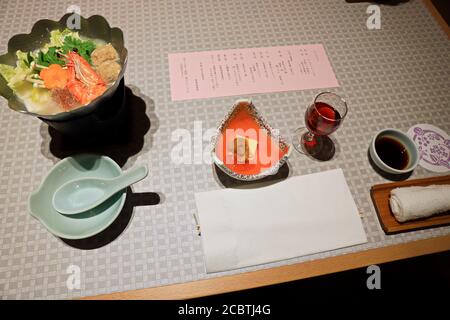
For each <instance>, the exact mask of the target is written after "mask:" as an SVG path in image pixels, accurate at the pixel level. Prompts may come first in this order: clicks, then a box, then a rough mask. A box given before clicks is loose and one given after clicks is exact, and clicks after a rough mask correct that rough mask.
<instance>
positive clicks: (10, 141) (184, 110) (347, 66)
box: [0, 0, 450, 299]
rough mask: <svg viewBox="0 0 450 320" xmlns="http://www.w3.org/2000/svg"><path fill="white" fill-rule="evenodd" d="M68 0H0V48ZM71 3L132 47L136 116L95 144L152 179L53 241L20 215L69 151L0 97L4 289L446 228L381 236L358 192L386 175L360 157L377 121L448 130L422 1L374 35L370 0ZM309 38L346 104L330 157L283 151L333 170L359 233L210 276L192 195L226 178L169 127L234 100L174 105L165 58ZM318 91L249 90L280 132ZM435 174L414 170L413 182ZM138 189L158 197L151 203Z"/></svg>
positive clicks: (205, 120)
mask: <svg viewBox="0 0 450 320" xmlns="http://www.w3.org/2000/svg"><path fill="white" fill-rule="evenodd" d="M70 4H71V3H69V2H63V1H1V3H0V30H1V34H0V52H4V51H6V47H7V42H8V40H9V38H10V37H12V36H13V35H15V34H16V33H27V32H29V31H30V29H31V27H32V25H33V23H34V22H35V21H37V20H39V19H43V18H48V19H53V20H58V19H59V18H60V17H61V16H62V15H63V14H64V13H65V12H66V9H67V7H68V6H69V5H70ZM76 4H77V5H79V6H80V7H81V14H82V15H83V16H90V15H93V14H100V15H103V16H104V17H106V18H107V19H108V21H109V22H110V24H111V25H112V26H118V27H120V28H121V29H122V30H123V31H124V34H125V41H126V46H127V48H128V49H129V65H128V69H127V71H126V85H127V87H128V88H129V90H127V95H128V103H129V104H131V105H133V107H134V110H135V112H136V113H137V114H135V124H134V126H133V128H134V129H133V130H132V132H131V137H128V138H127V139H124V141H120V142H117V141H116V142H109V143H108V145H105V146H103V147H102V148H97V149H96V150H97V151H99V152H105V153H106V154H107V155H110V156H112V157H113V158H114V159H115V160H117V161H118V162H119V163H120V164H121V165H122V166H123V168H124V169H128V168H130V167H131V166H133V165H135V164H139V163H146V164H147V165H148V166H149V169H150V176H149V178H147V179H146V180H144V181H142V182H140V183H138V184H137V185H136V186H135V187H134V188H133V192H134V195H133V196H132V197H131V198H133V199H134V200H135V201H134V204H136V203H137V202H141V203H140V204H143V203H146V204H152V205H148V206H136V207H134V209H133V204H129V205H127V206H126V209H125V210H124V211H123V212H122V214H121V216H120V218H119V219H118V221H116V222H115V223H114V224H113V225H112V226H111V227H110V228H109V229H107V231H105V232H103V233H101V234H100V235H99V236H97V237H94V238H92V239H89V241H86V240H83V241H63V240H61V239H59V238H56V237H54V236H53V235H51V234H50V233H49V232H47V231H46V230H45V228H44V227H43V226H42V225H41V224H40V223H39V222H38V221H37V220H36V219H34V218H32V217H31V216H30V215H29V214H28V212H27V198H28V196H29V194H30V193H31V192H32V191H33V190H34V189H35V188H37V187H38V185H39V183H40V182H41V180H42V179H43V178H44V176H45V174H46V173H47V171H48V170H49V169H50V168H51V167H52V166H53V165H54V164H55V163H57V162H58V161H59V160H60V159H61V158H63V157H65V156H67V155H70V154H73V153H74V152H76V151H77V150H75V149H73V148H72V149H71V147H70V146H68V143H67V142H66V141H65V140H64V138H63V137H61V136H60V135H58V134H57V133H55V132H54V131H51V130H50V131H49V130H48V127H47V125H45V124H43V123H42V122H41V121H39V120H38V119H35V118H32V117H27V116H24V115H21V114H19V113H16V112H13V111H11V110H10V109H9V108H8V107H7V104H6V101H5V100H4V99H0V250H1V252H0V295H1V297H2V298H25V299H29V298H71V297H79V296H86V295H96V294H101V293H110V292H116V291H123V290H130V289H138V288H144V287H155V286H161V285H167V284H174V283H180V282H186V281H193V280H198V279H204V278H208V277H218V276H222V275H225V274H234V273H241V272H246V271H250V270H257V269H261V268H270V267H275V266H280V265H285V264H292V263H296V262H301V261H307V260H313V259H318V258H324V257H329V256H335V255H342V254H345V253H349V252H355V251H362V250H367V249H369V248H375V247H383V246H388V245H393V244H397V243H405V242H408V241H413V240H418V239H424V238H430V237H436V236H441V235H446V234H449V233H450V227H441V228H435V229H429V230H424V231H417V232H410V233H404V234H399V235H393V236H386V235H385V234H384V232H383V231H382V229H381V227H380V224H379V222H378V219H377V217H376V213H375V210H374V208H373V205H372V202H371V200H370V195H369V190H370V187H371V186H372V185H373V184H376V183H381V182H385V181H386V180H385V179H384V178H383V177H381V176H380V175H378V174H377V173H376V172H375V171H374V170H373V169H372V167H371V166H370V164H369V162H368V159H367V148H368V145H369V142H370V140H371V138H372V136H373V135H374V133H375V132H376V131H378V130H380V129H382V128H385V127H395V128H398V129H400V130H403V131H406V130H408V128H410V127H411V126H412V125H414V124H416V123H431V124H434V125H436V126H438V127H440V128H442V129H443V130H445V131H447V132H450V90H449V79H450V63H449V62H450V59H449V58H450V41H448V40H447V37H446V35H445V34H444V32H443V31H442V30H441V29H440V27H439V25H438V24H437V23H436V21H435V20H434V18H433V17H432V16H431V15H430V13H429V12H428V11H427V10H426V8H425V7H424V5H423V4H422V2H421V1H419V0H411V1H409V2H408V3H405V4H401V5H398V6H381V14H382V15H381V29H380V30H368V29H367V27H366V20H367V18H368V14H367V13H366V9H367V7H368V5H369V4H368V3H356V4H349V3H346V2H345V1H344V0H332V1H330V0H320V1H318V0H304V1H297V0H280V1H256V0H255V1H241V0H229V1H222V0H200V1H183V0H178V1H165V0H161V1H151V2H150V1H144V0H140V1H139V0H136V1H116V0H114V1H89V2H88V1H81V0H80V1H77V3H76ZM312 43H322V44H324V46H325V48H326V50H327V52H328V55H329V58H330V61H331V63H332V65H333V68H334V71H335V73H336V76H337V78H338V81H339V83H340V85H341V87H340V88H339V89H337V90H336V91H337V92H338V93H340V94H342V95H343V96H344V97H345V98H346V99H347V101H348V103H349V108H350V112H349V115H348V117H347V119H346V121H345V123H344V125H343V126H342V128H340V129H339V130H338V131H337V133H336V134H335V138H336V140H337V142H338V148H337V154H336V156H335V157H334V158H333V159H332V160H331V161H328V162H317V161H313V160H311V159H309V158H307V157H303V156H300V155H294V156H293V157H292V158H291V159H290V161H289V174H290V175H301V174H307V173H313V172H319V171H323V170H328V169H334V168H338V167H340V168H342V169H343V170H344V174H345V176H346V178H347V181H348V183H349V186H350V189H351V191H352V194H353V196H354V198H355V201H356V203H357V205H358V207H359V208H360V210H361V211H362V212H363V213H364V214H363V217H362V219H363V223H364V228H365V231H366V233H367V237H368V240H369V242H368V243H367V244H364V245H360V246H356V247H351V248H345V249H341V250H336V251H332V252H325V253H321V254H315V255H310V256H305V257H299V258H296V259H290V260H288V261H282V262H277V263H271V264H266V265H262V266H257V267H252V268H245V269H240V270H235V271H232V272H224V273H218V274H211V275H207V274H206V273H205V267H204V257H203V252H202V247H201V241H200V238H199V237H198V236H197V234H196V231H195V221H194V219H193V215H192V214H193V212H195V210H196V207H195V201H194V193H195V192H198V191H206V190H213V189H219V188H223V187H224V186H223V184H227V182H226V179H224V178H223V177H221V176H220V175H217V174H216V173H214V170H213V168H212V166H211V165H209V164H202V163H200V164H196V163H195V161H194V160H195V159H192V160H193V163H192V164H183V165H175V164H173V163H172V162H171V157H170V153H171V150H172V148H173V146H174V145H175V144H176V142H174V141H173V140H172V133H173V132H174V131H175V130H177V129H186V130H188V131H189V132H190V133H191V134H192V135H193V134H194V127H195V125H197V126H200V125H201V126H202V129H203V132H205V131H206V130H207V129H209V128H214V127H216V126H217V125H218V123H219V121H220V120H221V119H222V117H223V116H224V114H225V113H226V112H227V111H228V109H229V108H230V106H231V105H232V103H233V102H234V100H235V99H236V97H224V98H216V99H206V100H196V101H186V102H172V101H171V99H170V86H169V75H168V62H167V54H168V53H171V52H187V51H200V50H214V49H228V48H246V47H264V46H275V45H292V44H312ZM318 91H319V90H305V91H296V92H283V93H273V94H260V95H252V99H253V101H254V103H255V105H256V106H257V107H258V108H259V109H260V111H261V112H262V113H263V114H264V116H265V117H266V118H267V119H268V121H269V122H270V123H271V124H272V126H274V127H276V128H279V129H280V132H281V134H284V135H286V136H290V133H291V132H292V131H293V130H294V129H295V128H296V127H297V126H299V125H301V124H302V123H303V115H304V111H305V108H306V106H307V104H308V102H310V101H311V99H312V97H313V96H314V95H315V94H316V93H317V92H318ZM196 121H201V122H197V123H196V124H195V122H196ZM149 123H150V126H149ZM207 146H208V143H207V142H206V141H205V142H204V147H205V148H206V147H207ZM78 151H79V150H78ZM432 175H434V174H433V173H431V172H427V171H425V170H424V169H422V168H419V169H417V170H416V171H415V172H414V174H413V176H412V178H418V177H426V176H432ZM145 192H157V193H159V194H160V203H159V204H156V202H157V201H156V197H154V196H153V194H152V193H147V194H145ZM142 193H144V194H142ZM324 201H325V200H324ZM137 204H139V203H137ZM271 236H273V237H276V235H271ZM71 265H75V266H78V267H79V268H80V272H81V273H80V275H81V287H80V289H73V290H70V289H69V288H68V286H67V283H66V282H67V279H68V276H69V275H68V273H67V271H68V268H69V266H71ZM69 269H70V268H69ZM69 271H70V270H69Z"/></svg>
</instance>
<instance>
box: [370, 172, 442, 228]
mask: <svg viewBox="0 0 450 320" xmlns="http://www.w3.org/2000/svg"><path fill="white" fill-rule="evenodd" d="M431 184H450V175H447V176H439V177H433V178H425V179H417V180H409V181H402V182H394V183H383V184H377V185H374V186H372V188H371V189H370V195H371V196H372V201H373V204H374V206H375V210H376V212H377V215H378V219H380V223H381V226H382V228H383V230H384V232H385V233H386V234H394V233H400V232H406V231H413V230H419V229H426V228H431V227H437V226H444V225H450V211H448V212H444V213H442V214H439V215H436V216H431V217H429V218H425V219H418V220H411V221H407V222H403V223H400V222H398V221H397V220H395V217H394V215H393V214H392V211H391V208H390V206H389V195H390V192H391V190H392V189H394V188H397V187H408V186H428V185H431Z"/></svg>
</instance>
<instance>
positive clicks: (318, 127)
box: [293, 92, 348, 160]
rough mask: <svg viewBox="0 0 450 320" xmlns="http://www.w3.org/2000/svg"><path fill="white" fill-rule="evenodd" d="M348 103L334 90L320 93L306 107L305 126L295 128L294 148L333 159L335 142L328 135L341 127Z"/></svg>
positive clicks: (303, 152) (304, 152)
mask: <svg viewBox="0 0 450 320" xmlns="http://www.w3.org/2000/svg"><path fill="white" fill-rule="evenodd" d="M347 111H348V109H347V103H346V102H345V100H344V99H342V98H341V97H340V96H339V95H337V94H335V93H332V92H321V93H319V94H318V95H317V96H316V97H315V98H314V100H313V102H312V103H311V105H310V106H309V107H308V108H307V109H306V112H305V127H300V128H298V129H296V130H295V132H294V137H293V146H294V148H295V149H296V150H297V151H298V152H299V153H302V154H308V155H311V156H315V155H320V158H319V157H315V158H317V159H319V160H324V159H327V160H329V159H331V158H332V156H333V154H334V144H333V142H332V141H331V139H330V138H328V135H330V134H332V133H333V132H334V131H336V130H337V128H339V126H340V125H341V124H342V121H343V120H344V118H345V116H346V115H347Z"/></svg>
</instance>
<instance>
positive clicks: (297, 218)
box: [195, 169, 367, 272]
mask: <svg viewBox="0 0 450 320" xmlns="http://www.w3.org/2000/svg"><path fill="white" fill-rule="evenodd" d="M195 199H196V203H197V208H198V218H199V223H200V228H201V233H202V240H203V248H204V251H205V256H206V259H205V261H206V271H207V272H217V271H224V270H230V269H235V268H241V267H247V266H251V265H256V264H262V263H268V262H272V261H278V260H283V259H289V258H293V257H297V256H302V255H307V254H312V253H317V252H322V251H328V250H334V249H338V248H343V247H348V246H352V245H356V244H361V243H365V242H367V238H366V234H365V232H364V229H363V226H362V223H361V219H360V217H359V214H358V210H357V207H356V205H355V202H354V201H353V198H352V195H351V194H350V190H349V188H348V186H347V182H346V181H345V177H344V174H343V172H342V170H341V169H336V170H331V171H325V172H320V173H315V174H309V175H305V176H298V177H293V178H288V179H287V180H285V181H281V182H278V183H275V184H272V185H270V186H265V187H259V188H253V189H225V190H218V191H209V192H201V193H196V194H195Z"/></svg>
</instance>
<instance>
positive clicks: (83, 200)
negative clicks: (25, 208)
mask: <svg viewBox="0 0 450 320" xmlns="http://www.w3.org/2000/svg"><path fill="white" fill-rule="evenodd" d="M147 174H148V169H147V166H146V165H141V166H138V167H137V168H134V169H131V170H129V171H127V172H125V173H123V174H121V175H120V176H118V177H116V178H113V179H101V178H82V179H77V180H72V181H69V182H66V183H65V184H63V185H62V186H61V187H59V188H58V189H57V190H56V191H55V193H54V195H53V199H52V203H53V207H54V208H55V209H56V211H58V212H60V213H62V214H67V215H71V214H78V213H82V212H86V211H88V210H91V209H93V208H95V207H97V206H98V205H100V204H101V203H103V202H105V201H106V200H107V199H109V198H110V197H111V196H113V195H114V194H116V193H117V192H119V191H120V190H122V189H125V188H126V187H128V186H130V185H132V184H133V183H136V182H138V181H140V180H142V179H144V178H145V177H146V176H147Z"/></svg>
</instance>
